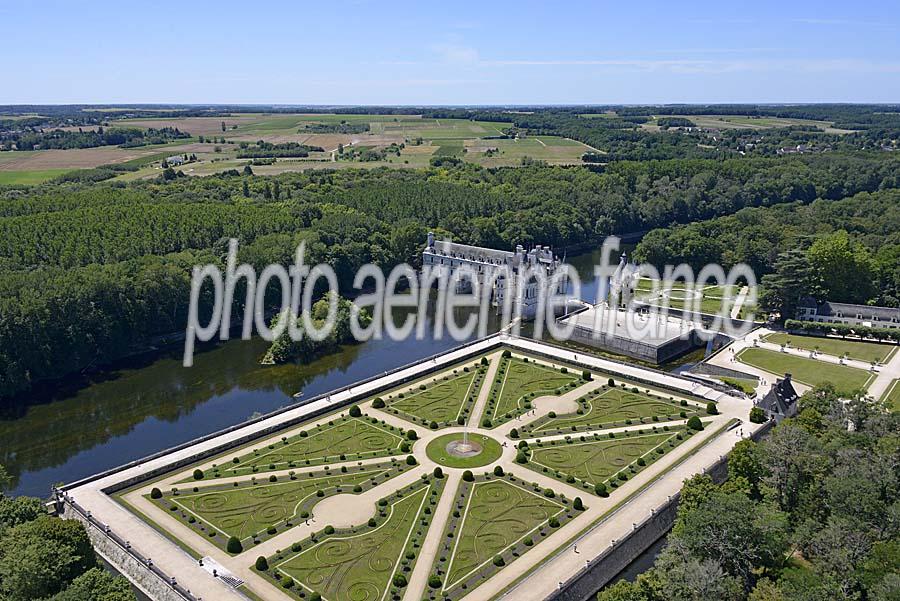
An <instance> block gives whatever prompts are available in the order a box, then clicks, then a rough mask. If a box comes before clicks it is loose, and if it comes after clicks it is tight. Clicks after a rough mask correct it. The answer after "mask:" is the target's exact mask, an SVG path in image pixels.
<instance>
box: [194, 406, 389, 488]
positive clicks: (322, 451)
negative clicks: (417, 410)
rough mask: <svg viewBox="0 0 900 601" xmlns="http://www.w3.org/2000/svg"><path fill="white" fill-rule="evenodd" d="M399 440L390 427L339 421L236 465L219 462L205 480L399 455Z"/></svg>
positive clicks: (259, 450) (364, 419)
mask: <svg viewBox="0 0 900 601" xmlns="http://www.w3.org/2000/svg"><path fill="white" fill-rule="evenodd" d="M401 442H403V438H402V436H401V435H400V431H399V430H398V429H396V428H393V429H392V427H391V426H385V425H382V424H380V423H379V424H373V423H371V418H367V417H360V418H354V417H339V418H335V419H334V420H332V421H331V422H329V423H327V424H322V425H320V426H317V427H315V428H310V429H309V430H304V431H303V432H301V433H300V434H297V435H295V436H292V437H291V438H287V439H284V440H279V441H273V442H271V443H270V444H269V445H268V446H265V447H262V448H257V449H256V450H254V451H253V452H251V453H246V454H244V455H242V456H240V457H238V461H237V463H235V462H234V461H233V460H232V461H229V460H228V459H223V464H222V465H221V466H219V467H217V468H212V469H208V470H207V471H206V473H205V474H204V475H205V477H206V478H210V477H216V474H220V475H221V476H223V477H225V476H241V475H247V474H253V473H257V472H266V471H273V470H282V469H288V468H292V467H305V466H307V465H321V464H323V463H328V462H332V463H336V462H339V461H345V460H351V459H365V458H371V457H384V456H388V455H395V454H398V453H400V443H401Z"/></svg>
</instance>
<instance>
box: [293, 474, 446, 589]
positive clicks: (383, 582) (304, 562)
mask: <svg viewBox="0 0 900 601" xmlns="http://www.w3.org/2000/svg"><path fill="white" fill-rule="evenodd" d="M430 490H431V489H430V487H427V486H426V487H422V488H419V489H418V490H416V491H415V492H412V493H410V494H409V495H407V496H406V497H404V498H402V499H400V500H398V501H396V502H395V503H394V504H393V505H392V506H391V511H390V514H389V515H388V516H387V518H386V519H385V521H384V522H383V523H382V524H380V525H379V526H378V527H376V528H375V529H374V530H369V531H367V532H365V533H363V534H358V535H351V536H335V537H331V538H327V539H325V540H324V541H322V542H321V543H319V544H317V545H315V546H313V547H310V548H309V549H306V550H305V551H303V552H301V553H300V554H299V555H296V556H294V557H292V558H291V559H289V560H287V561H285V562H284V563H282V564H280V565H279V566H278V570H279V571H281V572H282V573H283V574H286V575H288V576H291V577H292V578H294V579H295V580H298V581H299V582H301V583H303V585H304V586H306V587H307V588H308V589H310V590H314V591H316V592H318V593H319V594H320V595H322V597H323V598H325V599H328V600H329V601H376V600H379V599H382V598H383V596H384V593H385V591H386V590H387V589H388V588H389V587H390V585H391V579H392V578H393V576H394V573H395V571H396V568H397V566H398V564H399V562H400V560H401V556H402V554H403V550H404V548H405V545H406V540H407V538H408V536H409V533H410V530H411V529H412V528H413V527H415V526H416V523H417V518H418V516H419V514H420V512H421V510H422V507H423V504H424V502H425V500H426V499H427V495H428V494H429V491H430Z"/></svg>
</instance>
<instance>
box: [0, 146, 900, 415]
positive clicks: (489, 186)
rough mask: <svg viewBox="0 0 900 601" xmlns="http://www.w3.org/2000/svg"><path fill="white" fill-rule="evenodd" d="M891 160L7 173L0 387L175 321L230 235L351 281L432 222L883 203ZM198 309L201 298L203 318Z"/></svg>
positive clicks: (642, 225)
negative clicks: (193, 281) (34, 181)
mask: <svg viewBox="0 0 900 601" xmlns="http://www.w3.org/2000/svg"><path fill="white" fill-rule="evenodd" d="M898 161H900V157H897V156H895V155H892V154H890V153H884V154H879V155H875V156H867V157H856V156H839V155H816V156H794V157H779V158H765V159H764V158H757V159H750V158H744V159H731V160H724V161H723V160H711V159H692V160H668V161H644V162H631V161H623V162H618V163H615V164H612V165H609V166H608V167H607V168H606V169H605V170H604V171H603V172H602V173H597V172H593V171H591V170H588V169H585V168H562V167H546V166H541V165H535V166H531V167H522V168H510V169H498V170H490V169H484V168H481V167H478V166H475V165H471V164H458V165H454V166H441V167H433V168H428V169H423V170H388V169H375V170H337V171H335V170H320V171H308V172H304V173H292V174H283V175H280V176H277V177H259V176H254V175H251V174H252V171H251V170H249V169H248V170H245V172H244V174H241V173H238V172H237V171H233V172H230V173H229V174H227V175H221V176H213V177H206V178H189V177H181V178H173V179H168V180H167V179H160V180H157V181H149V182H147V181H145V182H135V183H129V184H122V183H118V182H112V183H92V182H86V183H82V182H81V181H75V182H71V181H64V182H57V183H48V184H44V185H41V186H37V187H32V188H28V187H21V188H8V189H7V190H6V191H5V192H0V194H2V197H0V198H2V201H0V340H2V345H0V366H2V372H0V397H3V398H7V399H8V398H9V397H11V396H13V395H16V394H17V393H21V392H24V391H27V390H28V388H29V386H30V385H31V383H32V382H34V381H39V380H45V379H48V378H54V377H60V376H63V375H65V374H67V373H71V372H76V371H80V370H84V369H88V368H92V367H95V366H98V365H102V364H104V363H107V362H109V361H111V360H114V359H116V358H118V357H121V356H123V355H126V354H128V353H130V352H133V351H134V350H136V349H140V348H143V347H145V346H147V345H148V344H151V343H153V342H159V341H161V340H165V339H167V338H169V337H171V335H172V334H173V333H177V332H179V331H183V329H184V323H185V319H186V312H187V305H188V303H187V298H188V290H189V278H190V270H191V268H192V267H193V265H195V264H199V263H208V262H219V263H221V261H222V257H223V256H224V254H225V251H226V249H227V240H228V238H230V237H236V238H238V239H239V240H240V242H241V250H240V258H241V260H243V261H246V262H248V263H250V264H252V265H254V266H256V267H257V269H261V268H262V266H264V265H267V264H269V263H273V262H279V263H282V264H287V263H289V262H290V260H291V257H292V252H293V249H294V248H295V247H296V245H297V244H298V242H299V241H300V240H306V241H307V242H308V248H309V260H310V261H314V262H318V261H327V262H329V263H330V264H332V265H333V266H334V268H335V270H336V272H337V274H338V278H339V281H340V284H341V289H342V290H348V289H350V286H351V283H352V277H353V274H354V273H355V270H356V269H357V267H359V266H360V265H362V264H364V263H368V262H374V263H376V264H379V265H382V266H384V267H391V266H393V265H394V264H396V263H399V262H411V263H413V264H415V263H416V262H417V261H418V256H419V252H420V250H421V246H422V243H423V240H424V238H425V234H426V232H427V231H428V230H429V229H431V230H435V231H436V232H438V234H439V235H452V236H453V237H454V238H455V239H457V240H460V241H464V242H469V243H474V244H480V245H485V246H490V247H496V248H512V247H514V246H515V244H524V245H526V246H527V245H530V244H550V245H552V246H553V247H554V248H556V249H557V252H559V253H560V254H562V253H563V252H565V251H566V249H577V248H582V249H583V248H587V247H589V246H590V245H592V244H595V243H597V242H598V241H599V240H601V239H602V238H603V237H604V236H606V235H608V234H611V233H625V232H635V231H644V230H649V229H652V228H668V227H670V226H672V225H673V224H679V223H682V224H688V223H691V222H695V221H703V220H709V219H714V218H716V217H721V216H728V215H732V214H734V213H736V212H738V211H740V210H741V209H744V208H747V207H771V206H774V205H779V204H783V203H796V204H797V205H800V206H805V205H809V204H810V203H813V201H815V200H816V199H820V201H821V203H822V204H826V205H827V204H828V203H829V202H831V201H835V200H839V199H842V198H845V197H849V196H853V195H857V194H860V193H870V194H871V198H873V199H878V198H885V199H887V200H885V201H883V202H888V201H889V200H890V198H895V197H890V196H884V192H883V191H884V190H890V189H893V188H897V187H898V184H900V179H898V173H900V170H898ZM167 171H171V170H167ZM174 173H175V172H174V171H172V174H174ZM860 198H869V197H865V196H860ZM813 206H816V205H815V204H813ZM858 212H859V214H860V215H859V217H858V220H860V221H863V222H864V221H866V220H869V221H872V222H873V223H879V220H881V219H884V215H885V213H886V212H885V211H884V210H882V209H881V208H880V205H878V204H876V203H875V201H873V203H872V204H867V203H866V202H862V204H861V205H860V207H859V208H858ZM867 216H871V219H869V217H867ZM823 227H824V225H823ZM871 227H876V226H874V225H873V226H871ZM885 227H886V228H888V227H890V222H887V223H885ZM848 228H849V229H850V230H852V229H853V228H852V224H847V225H846V226H845V229H848ZM776 229H777V228H776ZM832 229H835V230H836V229H839V228H837V227H833V228H832ZM673 231H674V232H679V231H681V230H679V229H678V228H675V229H674V230H673ZM886 231H887V230H886ZM754 235H755V234H754ZM767 236H768V235H767ZM882 236H883V237H885V239H886V237H887V235H886V234H882ZM658 237H659V234H655V233H654V234H653V235H651V236H650V237H649V238H648V243H647V245H646V246H647V247H649V244H650V241H652V240H654V239H655V238H658ZM751 238H752V237H751ZM764 239H766V240H768V237H766V238H764ZM749 243H750V242H748V244H749ZM704 244H706V243H705V242H704ZM685 252H687V249H684V248H679V249H678V252H677V253H674V255H675V257H680V256H682V255H683V254H684V253H685ZM679 253H680V254H679ZM712 256H718V255H714V254H713V255H712ZM759 257H760V258H759V259H758V260H757V261H756V262H755V265H754V266H755V267H758V268H759V269H760V271H762V272H765V271H766V270H767V269H771V267H768V266H769V265H771V262H772V258H771V256H768V255H766V254H765V253H764V252H763V251H759ZM726 262H727V261H726ZM271 295H272V296H271V297H272V298H277V295H278V290H275V289H273V290H272V291H271ZM209 309H210V305H209V304H204V305H202V306H201V315H206V313H207V312H208V311H209ZM204 319H205V317H204Z"/></svg>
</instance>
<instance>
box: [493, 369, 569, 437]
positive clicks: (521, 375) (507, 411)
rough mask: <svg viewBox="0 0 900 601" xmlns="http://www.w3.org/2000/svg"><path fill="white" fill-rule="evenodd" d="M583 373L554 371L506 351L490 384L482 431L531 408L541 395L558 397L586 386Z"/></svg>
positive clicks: (562, 370) (566, 370) (563, 370)
mask: <svg viewBox="0 0 900 601" xmlns="http://www.w3.org/2000/svg"><path fill="white" fill-rule="evenodd" d="M584 382H585V380H584V379H582V378H581V377H580V374H578V373H575V372H572V371H569V370H568V369H567V368H565V367H560V368H554V367H550V366H548V365H544V364H542V363H538V362H537V360H535V359H529V358H528V357H518V356H516V357H514V356H512V355H511V354H509V352H508V351H505V352H504V354H503V356H501V358H500V366H499V368H498V369H497V376H496V377H495V378H494V381H493V383H492V384H491V390H490V396H489V397H488V401H487V409H486V411H485V413H484V417H483V418H482V420H481V426H482V427H483V428H494V427H497V426H499V425H500V424H502V423H504V422H507V421H509V420H511V419H513V418H514V417H516V416H517V415H522V414H523V413H525V412H527V411H528V410H530V409H531V401H532V400H534V399H535V398H536V397H539V396H559V395H561V394H564V393H566V392H568V391H569V390H573V389H575V388H576V387H577V386H578V385H579V384H583V383H584Z"/></svg>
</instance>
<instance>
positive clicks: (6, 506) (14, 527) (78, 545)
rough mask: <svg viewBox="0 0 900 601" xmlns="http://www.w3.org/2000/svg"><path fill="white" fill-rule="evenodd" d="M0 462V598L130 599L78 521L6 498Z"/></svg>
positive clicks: (48, 600)
mask: <svg viewBox="0 0 900 601" xmlns="http://www.w3.org/2000/svg"><path fill="white" fill-rule="evenodd" d="M9 483H10V482H9V477H8V475H7V473H6V471H5V469H4V468H3V466H2V465H0V599H3V600H4V601H33V600H35V599H44V600H45V601H87V600H90V601H134V598H135V597H134V594H133V593H132V592H131V586H130V585H129V584H128V581H127V580H125V579H124V578H122V577H121V576H113V575H112V574H110V573H109V572H108V571H107V570H106V569H105V568H104V567H103V565H102V564H101V563H100V561H98V559H97V556H96V555H95V554H94V549H93V548H92V547H91V540H90V538H88V534H87V532H86V531H85V529H84V526H83V525H82V524H81V522H78V521H75V520H61V519H59V518H55V517H50V516H49V515H47V509H46V507H44V502H43V501H42V500H41V499H35V498H31V497H9V496H6V495H4V494H3V490H4V489H5V488H6V487H7V486H8V485H9Z"/></svg>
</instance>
